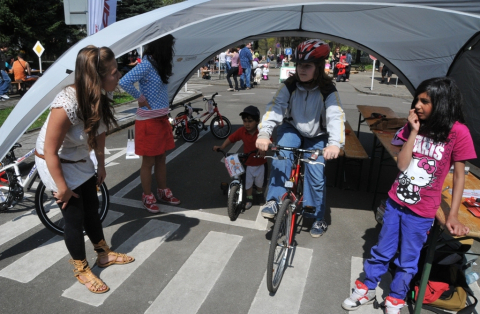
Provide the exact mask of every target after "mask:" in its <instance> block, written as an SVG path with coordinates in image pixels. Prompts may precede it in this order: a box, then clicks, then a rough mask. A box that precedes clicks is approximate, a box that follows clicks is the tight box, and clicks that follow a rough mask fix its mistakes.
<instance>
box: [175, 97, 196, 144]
mask: <svg viewBox="0 0 480 314" xmlns="http://www.w3.org/2000/svg"><path fill="white" fill-rule="evenodd" d="M183 107H184V110H183V111H182V112H180V113H178V114H177V116H176V117H175V119H173V118H172V117H171V116H170V113H168V120H169V121H170V124H171V125H172V131H173V134H175V136H177V137H178V136H180V135H181V136H182V138H183V139H184V140H185V141H186V142H195V141H196V140H197V139H198V137H199V136H200V131H199V129H198V127H197V121H194V120H192V113H193V112H196V113H199V112H200V111H202V110H203V109H200V108H192V107H191V103H186V104H183ZM175 108H178V106H175ZM175 108H170V111H172V110H173V109H175Z"/></svg>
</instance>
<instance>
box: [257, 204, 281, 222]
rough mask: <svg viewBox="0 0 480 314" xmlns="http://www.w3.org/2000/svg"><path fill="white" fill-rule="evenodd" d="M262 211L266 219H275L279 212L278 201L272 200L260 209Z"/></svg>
mask: <svg viewBox="0 0 480 314" xmlns="http://www.w3.org/2000/svg"><path fill="white" fill-rule="evenodd" d="M260 210H261V211H262V216H263V217H264V218H273V217H275V215H276V214H277V212H278V204H277V202H276V201H274V200H270V201H268V202H266V203H265V205H263V206H262V207H260Z"/></svg>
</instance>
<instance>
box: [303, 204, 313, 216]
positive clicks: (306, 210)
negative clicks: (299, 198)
mask: <svg viewBox="0 0 480 314" xmlns="http://www.w3.org/2000/svg"><path fill="white" fill-rule="evenodd" d="M303 212H304V213H309V214H315V207H313V206H304V207H303Z"/></svg>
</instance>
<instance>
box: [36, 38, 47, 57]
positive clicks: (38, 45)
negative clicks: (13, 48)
mask: <svg viewBox="0 0 480 314" xmlns="http://www.w3.org/2000/svg"><path fill="white" fill-rule="evenodd" d="M33 51H35V53H36V54H37V56H38V57H39V58H40V57H41V56H42V53H43V52H44V51H45V48H43V46H42V44H41V43H40V42H39V41H37V43H36V44H35V46H33Z"/></svg>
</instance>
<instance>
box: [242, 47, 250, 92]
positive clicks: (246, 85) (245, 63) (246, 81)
mask: <svg viewBox="0 0 480 314" xmlns="http://www.w3.org/2000/svg"><path fill="white" fill-rule="evenodd" d="M251 48H252V43H248V44H246V45H245V47H243V48H242V50H240V53H239V59H240V65H241V66H242V69H243V72H242V75H241V76H240V85H241V88H242V89H250V76H251V72H252V62H253V58H252V52H251V51H250V49H251Z"/></svg>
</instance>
